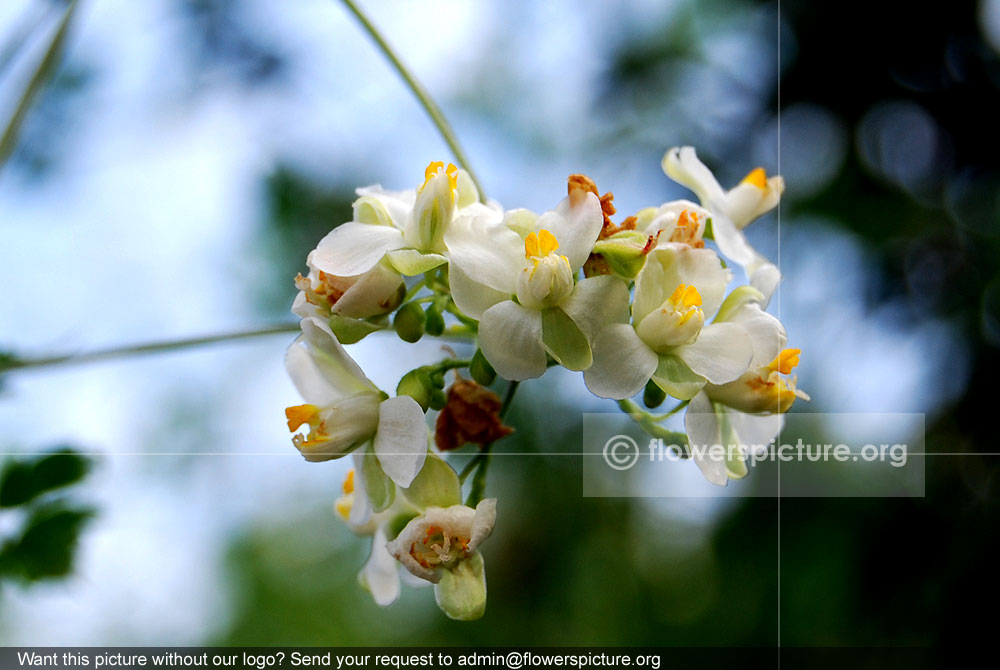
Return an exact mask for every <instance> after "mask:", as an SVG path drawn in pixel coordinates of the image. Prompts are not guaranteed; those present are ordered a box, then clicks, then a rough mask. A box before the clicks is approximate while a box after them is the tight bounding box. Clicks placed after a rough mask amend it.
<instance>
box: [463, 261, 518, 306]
mask: <svg viewBox="0 0 1000 670" xmlns="http://www.w3.org/2000/svg"><path fill="white" fill-rule="evenodd" d="M448 283H449V285H450V287H451V297H452V299H453V300H454V301H455V305H457V306H458V308H459V309H460V310H461V311H462V313H463V314H465V315H466V316H469V317H471V318H473V319H479V318H480V317H481V316H482V315H483V312H485V311H486V310H488V309H489V308H490V307H492V306H493V305H495V304H497V303H498V302H503V301H504V300H510V293H503V292H502V291H498V290H496V289H494V288H490V287H489V286H486V285H485V284H480V283H479V282H477V281H473V280H472V279H470V278H469V275H467V274H465V272H463V271H462V268H461V267H459V266H458V265H456V264H454V263H452V264H451V265H450V266H449V267H448Z"/></svg>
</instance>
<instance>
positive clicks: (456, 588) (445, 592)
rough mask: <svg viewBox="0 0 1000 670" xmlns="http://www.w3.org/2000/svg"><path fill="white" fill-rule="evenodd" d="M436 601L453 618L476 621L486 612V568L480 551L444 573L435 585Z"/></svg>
mask: <svg viewBox="0 0 1000 670" xmlns="http://www.w3.org/2000/svg"><path fill="white" fill-rule="evenodd" d="M434 600H436V601H437V605H438V607H440V608H441V611H442V612H444V613H445V614H446V615H448V617H449V618H451V619H457V620H459V621H473V620H475V619H478V618H479V617H481V616H483V612H485V611H486V569H485V566H484V564H483V557H482V555H481V554H480V553H479V552H478V551H477V552H475V553H474V554H472V555H471V556H469V557H468V558H466V559H465V560H463V561H460V562H459V563H458V564H457V565H456V566H455V567H453V568H452V569H451V570H444V571H443V572H442V575H441V581H439V582H438V583H437V584H435V585H434Z"/></svg>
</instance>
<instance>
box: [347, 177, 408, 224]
mask: <svg viewBox="0 0 1000 670" xmlns="http://www.w3.org/2000/svg"><path fill="white" fill-rule="evenodd" d="M354 192H355V193H357V194H358V195H359V196H368V197H371V198H375V199H376V200H378V201H379V202H381V203H382V204H383V205H384V206H385V208H386V211H388V213H389V216H390V217H391V218H392V222H393V224H394V225H395V226H396V227H397V228H399V229H400V230H402V229H403V226H404V225H406V220H407V218H409V216H410V213H411V212H412V211H413V203H415V202H416V201H417V191H416V189H412V188H411V189H408V190H405V191H387V190H386V189H384V188H382V187H381V186H380V185H378V184H375V185H374V186H364V187H362V188H359V189H356V190H355V191H354Z"/></svg>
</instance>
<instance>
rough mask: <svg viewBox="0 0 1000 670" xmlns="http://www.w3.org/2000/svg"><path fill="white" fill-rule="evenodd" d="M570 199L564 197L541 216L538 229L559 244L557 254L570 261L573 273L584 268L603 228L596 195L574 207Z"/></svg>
mask: <svg viewBox="0 0 1000 670" xmlns="http://www.w3.org/2000/svg"><path fill="white" fill-rule="evenodd" d="M570 203H571V199H570V198H568V197H567V198H564V199H563V200H562V202H560V203H559V205H558V206H557V207H556V209H555V210H554V211H552V212H546V213H545V214H543V215H542V216H540V217H538V221H537V222H536V224H535V225H536V228H537V230H542V229H543V228H544V229H545V230H548V231H549V232H551V233H552V234H553V235H555V236H556V240H557V241H558V242H559V249H558V253H559V254H560V255H563V256H565V257H566V258H567V259H569V266H570V267H571V268H573V269H574V270H579V269H580V268H581V267H583V264H584V262H585V261H586V260H587V257H588V256H590V252H591V250H592V249H593V248H594V242H596V241H597V236H598V235H600V234H601V228H602V227H603V226H604V214H603V213H602V212H601V201H600V200H598V198H597V196H596V195H594V194H593V193H587V194H586V198H584V199H583V200H582V201H579V202H577V204H576V205H575V206H572V205H571V204H570Z"/></svg>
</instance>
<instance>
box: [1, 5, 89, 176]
mask: <svg viewBox="0 0 1000 670" xmlns="http://www.w3.org/2000/svg"><path fill="white" fill-rule="evenodd" d="M76 7H77V0H70V2H69V4H68V5H67V6H66V11H65V13H64V14H63V17H62V19H61V20H60V21H59V26H58V27H57V28H56V31H55V33H53V35H52V39H51V40H50V41H49V46H48V48H47V49H46V51H45V55H44V56H42V59H41V61H39V63H38V67H37V68H35V72H34V73H33V74H32V75H31V79H30V80H29V81H28V85H27V87H26V88H25V89H24V92H23V93H22V94H21V99H20V100H19V101H18V102H17V105H16V106H15V107H14V113H13V114H12V115H11V117H10V120H9V121H8V122H7V126H6V128H5V129H4V131H3V134H2V135H0V167H3V165H4V163H6V162H7V159H9V158H10V157H11V155H12V154H13V153H14V149H15V148H17V141H18V138H19V137H20V133H21V126H22V125H23V124H24V120H25V118H26V117H27V115H28V110H29V109H30V108H31V105H32V103H33V102H34V100H35V98H36V97H38V94H39V93H40V92H41V90H42V89H43V88H44V87H45V84H46V83H48V81H49V80H50V79H51V78H52V75H53V74H54V73H55V71H56V66H58V64H59V61H60V60H61V59H62V54H63V50H64V49H65V46H66V37H67V35H69V30H70V24H71V23H72V19H73V15H74V14H75V12H76Z"/></svg>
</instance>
